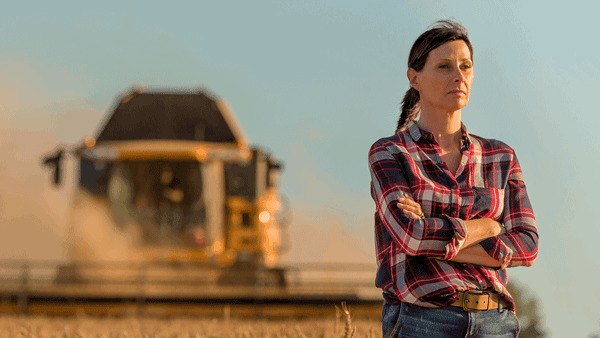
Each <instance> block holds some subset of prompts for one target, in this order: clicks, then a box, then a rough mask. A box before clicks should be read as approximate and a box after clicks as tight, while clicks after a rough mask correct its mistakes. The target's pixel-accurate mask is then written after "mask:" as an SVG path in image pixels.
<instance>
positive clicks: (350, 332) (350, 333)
mask: <svg viewBox="0 0 600 338" xmlns="http://www.w3.org/2000/svg"><path fill="white" fill-rule="evenodd" d="M342 312H343V313H344V316H346V328H345V330H344V331H345V334H344V338H353V337H354V333H355V332H356V328H352V317H351V316H350V310H349V309H348V307H347V306H346V302H342Z"/></svg>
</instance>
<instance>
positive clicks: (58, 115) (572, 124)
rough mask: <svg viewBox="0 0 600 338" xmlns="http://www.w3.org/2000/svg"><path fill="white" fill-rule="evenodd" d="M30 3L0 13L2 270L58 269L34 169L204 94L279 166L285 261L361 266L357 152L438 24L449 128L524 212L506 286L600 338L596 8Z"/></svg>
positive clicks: (554, 326) (366, 230)
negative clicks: (445, 59) (133, 93)
mask: <svg viewBox="0 0 600 338" xmlns="http://www.w3.org/2000/svg"><path fill="white" fill-rule="evenodd" d="M34 3H35V4H32V3H27V2H16V1H13V2H10V3H9V4H5V5H3V10H2V11H1V12H0V155H2V158H3V159H4V161H3V162H2V163H1V164H0V185H2V186H3V187H4V189H2V190H3V191H1V192H0V213H1V215H2V216H1V218H0V221H2V224H1V225H0V235H1V236H0V237H1V239H0V246H1V247H2V251H1V252H0V253H1V254H2V256H3V257H5V258H8V257H17V258H41V257H44V258H47V257H60V256H61V248H60V243H61V238H62V236H63V233H62V231H63V230H64V229H63V228H61V225H60V224H63V223H64V221H65V218H66V214H67V213H68V203H69V196H70V195H69V189H70V188H72V186H73V183H72V182H71V183H68V184H66V187H64V188H63V189H61V190H54V189H51V188H50V187H49V181H50V178H49V177H50V175H49V173H48V172H45V171H43V170H42V168H41V167H40V166H39V160H40V156H41V154H44V153H47V152H50V151H52V150H53V149H54V147H55V146H56V145H57V144H59V143H60V144H74V143H76V142H79V141H80V140H81V139H82V138H83V137H85V136H87V135H93V134H94V132H95V130H96V126H97V125H98V123H99V122H100V121H101V120H102V118H103V117H104V116H105V115H106V114H107V113H108V112H109V111H110V109H111V107H112V106H113V104H114V102H115V99H117V98H118V96H119V95H120V94H122V93H124V92H126V91H128V90H129V89H130V88H132V86H134V85H143V86H146V87H149V88H183V87H200V86H206V87H208V88H209V89H210V90H211V91H213V92H214V93H216V94H218V95H219V96H221V97H223V98H224V99H226V100H227V101H228V102H229V103H230V105H231V106H232V107H233V109H234V111H235V112H236V115H237V117H238V119H239V121H240V122H241V125H242V127H243V128H244V130H245V133H246V135H247V136H248V138H249V140H250V141H251V143H252V144H256V145H260V146H263V147H266V148H267V149H269V150H270V151H271V152H272V153H273V154H274V155H275V156H276V157H278V158H279V159H281V160H282V161H283V162H284V163H285V167H284V175H283V177H282V189H281V190H282V193H283V194H284V195H286V196H287V198H288V199H289V200H290V203H291V205H292V207H293V212H294V216H293V222H292V224H291V226H290V234H291V235H292V245H293V249H292V252H290V254H289V255H288V256H287V257H286V259H288V260H290V261H294V260H296V261H310V260H324V261H344V260H348V261H361V262H367V263H373V262H374V244H373V229H372V227H373V224H372V223H373V211H374V203H373V202H372V200H371V197H370V194H369V182H370V177H369V171H368V167H367V152H368V149H369V147H370V146H371V144H373V142H375V141H376V140H377V139H379V138H381V137H384V136H389V135H391V134H392V133H393V132H394V129H395V128H394V127H395V124H396V121H397V118H398V114H399V102H400V100H401V99H402V95H403V94H404V92H405V91H406V90H407V89H408V81H407V79H406V75H405V74H406V60H407V58H408V53H409V50H410V47H411V46H412V43H413V42H414V40H415V39H416V38H417V37H418V35H419V34H420V33H422V32H423V31H424V30H426V29H427V28H428V27H429V26H430V25H431V24H433V23H434V22H435V21H436V20H440V19H454V20H456V21H458V22H460V23H461V24H463V25H464V26H465V27H466V28H467V29H468V30H469V37H470V38H471V41H472V43H473V46H474V72H475V80H474V83H473V87H472V90H471V97H470V102H469V105H468V106H467V107H466V108H464V109H463V111H462V120H463V122H464V123H465V125H466V126H467V127H468V129H469V131H470V132H471V133H473V134H476V135H479V136H483V137H487V138H495V139H499V140H501V141H504V142H505V143H507V144H509V145H510V146H512V147H513V148H514V149H515V151H516V154H517V156H518V158H519V161H520V164H521V167H522V169H523V174H524V179H525V182H526V185H527V189H528V192H529V196H530V199H531V201H532V204H533V207H534V211H535V213H536V218H537V225H538V231H539V234H540V249H539V256H538V260H537V262H536V264H535V265H534V266H533V267H531V268H515V269H511V270H510V271H509V275H510V276H511V277H515V278H516V279H517V280H518V281H519V282H520V283H522V284H526V285H527V286H528V287H529V288H530V289H531V290H533V291H534V292H535V293H536V294H537V296H538V298H539V299H540V304H541V308H542V313H543V316H544V318H543V319H544V322H543V324H544V326H545V327H546V328H547V330H548V332H549V333H550V334H551V336H552V337H567V336H570V337H575V336H577V337H585V336H586V335H587V334H589V333H591V332H593V331H596V330H600V324H599V321H600V310H599V309H598V307H597V306H595V304H597V303H598V302H600V286H598V279H599V277H600V261H599V260H598V258H597V257H598V251H599V250H598V243H599V241H600V227H599V226H598V222H597V221H596V219H597V217H595V215H594V213H595V211H594V210H595V208H594V207H593V205H595V204H596V203H595V202H594V201H596V200H597V191H599V190H600V180H599V179H598V177H597V175H596V171H595V170H597V169H594V168H598V167H599V164H600V163H599V162H600V151H599V149H600V136H598V131H597V129H598V126H599V125H600V123H599V122H600V117H599V116H598V115H599V113H600V111H599V109H598V93H597V91H598V89H599V88H600V65H599V63H598V61H599V57H598V56H599V55H600V47H599V46H598V44H597V43H595V42H594V41H596V40H597V37H596V36H595V31H596V29H595V28H596V27H595V25H594V24H592V23H593V22H595V21H596V15H597V13H598V11H599V9H600V8H599V7H600V5H598V4H594V3H583V2H581V3H578V2H577V1H572V2H569V3H562V4H561V5H560V6H559V5H553V4H550V3H548V2H542V1H531V2H505V3H507V4H508V5H502V4H500V3H496V2H494V3H492V2H479V1H465V2H460V3H456V2H450V1H404V2H400V1H369V2H366V1H332V0H329V1H328V0H324V1H314V0H312V1H308V0H307V1H284V0H282V1H254V2H246V1H221V2H217V1H212V2H208V3H200V2H197V3H192V2H189V3H185V2H173V4H172V5H168V6H167V5H166V3H162V4H160V5H152V4H150V3H148V2H141V1H131V2H126V3H123V2H116V1H105V2H94V3H93V4H84V3H81V2H73V3H67V2H65V3H64V4H62V5H61V4H60V2H59V3H56V2H41V1H34ZM71 171H72V170H71ZM72 180H73V179H71V181H72ZM7 187H11V188H9V189H7ZM23 203H25V204H29V205H36V211H35V212H31V210H30V209H23V208H22V207H20V205H22V204H23ZM15 229H17V230H15ZM24 234H26V236H25V235H24ZM15 237H16V238H18V239H19V240H15ZM35 250H38V251H35ZM39 250H42V251H39ZM34 251H35V252H36V253H35V254H34V253H33V252H34ZM40 256H41V257H40Z"/></svg>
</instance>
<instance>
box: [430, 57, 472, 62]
mask: <svg viewBox="0 0 600 338" xmlns="http://www.w3.org/2000/svg"><path fill="white" fill-rule="evenodd" d="M440 61H454V59H438V60H436V62H440ZM459 61H471V58H462V59H459Z"/></svg>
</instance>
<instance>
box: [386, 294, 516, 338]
mask: <svg viewBox="0 0 600 338" xmlns="http://www.w3.org/2000/svg"><path fill="white" fill-rule="evenodd" d="M384 298H385V297H384ZM381 323H382V328H383V336H384V337H385V338H396V337H398V338H413V337H414V338H422V337H427V338H438V337H440V338H442V337H443V338H452V337H457V338H458V337H461V338H466V337H468V338H471V337H479V338H491V337H495V338H509V337H511V338H513V337H515V338H516V337H517V336H518V335H519V320H518V319H517V316H516V315H515V313H514V312H513V311H509V310H506V309H504V310H499V309H493V310H488V311H481V312H467V311H464V310H463V309H461V308H459V307H454V306H446V307H442V308H436V309H432V308H426V307H421V306H418V305H414V304H410V303H404V302H399V303H396V304H391V303H390V302H389V301H388V300H387V299H385V300H384V302H383V311H382V316H381Z"/></svg>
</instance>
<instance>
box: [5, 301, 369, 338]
mask: <svg viewBox="0 0 600 338" xmlns="http://www.w3.org/2000/svg"><path fill="white" fill-rule="evenodd" d="M9 337H10V338H13V337H23V338H26V337H27V338H29V337H31V338H33V337H35V338H88V337H89V338H213V337H223V338H359V337H360V338H362V337H364V338H374V337H381V324H380V323H379V322H378V321H375V320H373V319H361V318H352V316H351V313H350V311H349V310H348V309H347V308H346V307H345V306H342V307H340V308H338V311H337V315H336V317H329V318H327V317H323V318H310V319H287V320H268V319H241V318H230V319H229V318H223V319H214V318H213V319H207V318H192V317H177V318H160V317H91V316H84V315H82V316H75V317H66V318H63V317H45V316H21V315H2V316H0V338H9Z"/></svg>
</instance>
